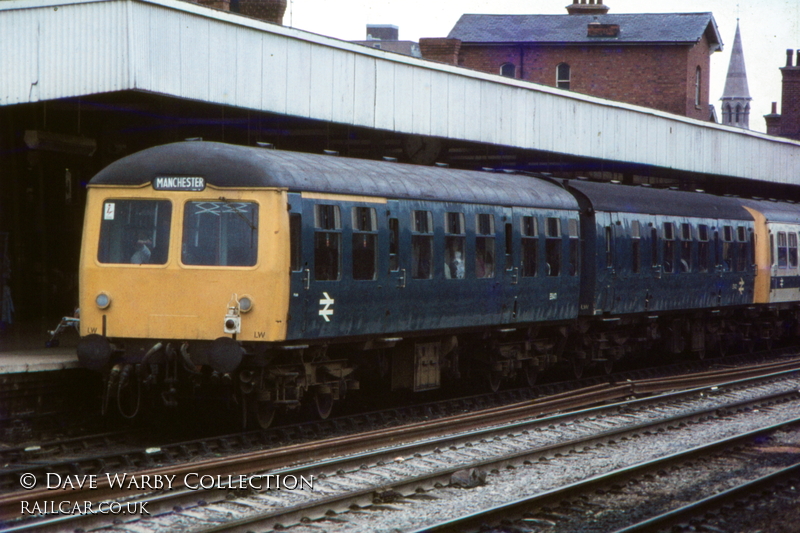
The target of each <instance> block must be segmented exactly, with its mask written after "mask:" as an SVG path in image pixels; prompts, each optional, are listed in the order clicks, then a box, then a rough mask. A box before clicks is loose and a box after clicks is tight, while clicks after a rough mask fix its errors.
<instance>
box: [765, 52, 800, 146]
mask: <svg viewBox="0 0 800 533" xmlns="http://www.w3.org/2000/svg"><path fill="white" fill-rule="evenodd" d="M781 76H782V77H783V82H782V86H781V114H778V112H777V109H776V107H777V105H776V102H773V103H772V113H770V114H769V115H764V120H766V121H767V135H777V136H779V137H788V138H790V139H795V140H800V50H798V51H797V64H795V62H794V50H786V66H785V67H781Z"/></svg>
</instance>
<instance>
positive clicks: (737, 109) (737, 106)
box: [736, 104, 742, 126]
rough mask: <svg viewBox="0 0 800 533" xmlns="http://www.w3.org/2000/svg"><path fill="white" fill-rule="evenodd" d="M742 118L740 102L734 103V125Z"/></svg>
mask: <svg viewBox="0 0 800 533" xmlns="http://www.w3.org/2000/svg"><path fill="white" fill-rule="evenodd" d="M741 120H742V106H741V104H736V125H737V126H738V125H739V122H740V121H741Z"/></svg>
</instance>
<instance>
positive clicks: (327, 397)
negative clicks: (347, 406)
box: [313, 391, 333, 420]
mask: <svg viewBox="0 0 800 533" xmlns="http://www.w3.org/2000/svg"><path fill="white" fill-rule="evenodd" d="M313 407H314V409H315V411H316V413H317V416H318V417H319V418H320V419H322V420H327V418H328V417H329V416H331V411H332V410H333V394H331V393H330V392H322V391H316V392H314V402H313Z"/></svg>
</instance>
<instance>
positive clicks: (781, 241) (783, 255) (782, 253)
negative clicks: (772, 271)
mask: <svg viewBox="0 0 800 533" xmlns="http://www.w3.org/2000/svg"><path fill="white" fill-rule="evenodd" d="M788 263H789V248H788V246H787V244H786V232H785V231H779V232H778V268H786V266H787V265H788Z"/></svg>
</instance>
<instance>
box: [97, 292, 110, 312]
mask: <svg viewBox="0 0 800 533" xmlns="http://www.w3.org/2000/svg"><path fill="white" fill-rule="evenodd" d="M94 303H96V304H97V307H99V308H100V309H105V308H106V307H108V306H109V305H111V298H109V297H108V294H106V293H104V292H101V293H100V294H98V295H97V298H95V299H94Z"/></svg>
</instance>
